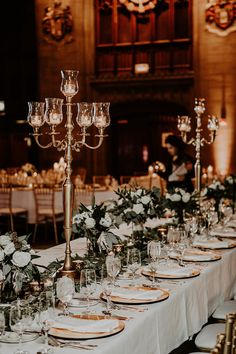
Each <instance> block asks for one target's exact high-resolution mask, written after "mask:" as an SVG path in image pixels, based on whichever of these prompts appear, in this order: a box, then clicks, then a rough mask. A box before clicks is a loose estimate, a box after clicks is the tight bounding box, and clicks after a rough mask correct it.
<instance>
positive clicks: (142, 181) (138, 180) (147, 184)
mask: <svg viewBox="0 0 236 354" xmlns="http://www.w3.org/2000/svg"><path fill="white" fill-rule="evenodd" d="M133 178H134V180H135V184H136V186H137V187H143V188H146V189H151V184H152V180H151V177H150V176H139V177H133Z"/></svg>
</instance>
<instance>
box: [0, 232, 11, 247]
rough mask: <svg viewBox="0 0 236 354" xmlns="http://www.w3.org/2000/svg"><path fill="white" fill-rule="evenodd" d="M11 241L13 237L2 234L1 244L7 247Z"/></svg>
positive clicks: (0, 237)
mask: <svg viewBox="0 0 236 354" xmlns="http://www.w3.org/2000/svg"><path fill="white" fill-rule="evenodd" d="M10 242H11V239H10V237H9V236H6V235H2V236H0V246H2V247H5V246H6V245H8V244H9V243H10Z"/></svg>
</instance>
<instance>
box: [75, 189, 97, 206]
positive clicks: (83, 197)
mask: <svg viewBox="0 0 236 354" xmlns="http://www.w3.org/2000/svg"><path fill="white" fill-rule="evenodd" d="M93 198H94V191H93V190H92V191H91V190H86V189H79V188H75V190H74V207H73V209H78V208H79V206H80V204H83V205H85V206H89V205H92V204H93Z"/></svg>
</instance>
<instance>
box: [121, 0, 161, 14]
mask: <svg viewBox="0 0 236 354" xmlns="http://www.w3.org/2000/svg"><path fill="white" fill-rule="evenodd" d="M119 1H120V3H121V4H122V5H124V6H125V7H126V8H127V10H129V11H131V12H138V13H140V14H143V13H145V12H146V11H150V10H154V9H155V7H156V5H157V1H158V0H119Z"/></svg>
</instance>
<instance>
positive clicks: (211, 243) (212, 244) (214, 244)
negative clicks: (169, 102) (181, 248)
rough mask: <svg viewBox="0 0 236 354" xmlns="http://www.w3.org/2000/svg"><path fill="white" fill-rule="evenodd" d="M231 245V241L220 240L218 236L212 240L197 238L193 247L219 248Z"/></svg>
mask: <svg viewBox="0 0 236 354" xmlns="http://www.w3.org/2000/svg"><path fill="white" fill-rule="evenodd" d="M229 246H230V242H228V241H219V240H217V239H216V238H213V239H211V240H201V241H200V240H195V241H194V242H193V247H204V248H211V249H218V248H228V247H229Z"/></svg>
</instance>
